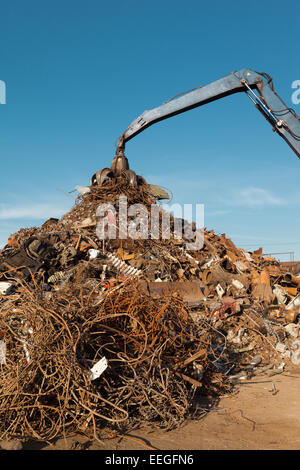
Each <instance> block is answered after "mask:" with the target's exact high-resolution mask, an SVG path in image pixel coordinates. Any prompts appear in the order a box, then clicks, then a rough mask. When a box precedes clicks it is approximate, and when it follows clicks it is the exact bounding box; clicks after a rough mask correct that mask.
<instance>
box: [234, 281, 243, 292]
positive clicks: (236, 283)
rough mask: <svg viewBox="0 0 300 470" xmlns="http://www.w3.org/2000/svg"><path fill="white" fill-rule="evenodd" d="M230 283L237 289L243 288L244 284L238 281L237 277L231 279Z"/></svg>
mask: <svg viewBox="0 0 300 470" xmlns="http://www.w3.org/2000/svg"><path fill="white" fill-rule="evenodd" d="M231 284H232V285H233V286H234V287H236V288H237V289H239V290H241V289H244V284H242V283H241V282H240V281H238V280H237V279H233V280H232V281H231Z"/></svg>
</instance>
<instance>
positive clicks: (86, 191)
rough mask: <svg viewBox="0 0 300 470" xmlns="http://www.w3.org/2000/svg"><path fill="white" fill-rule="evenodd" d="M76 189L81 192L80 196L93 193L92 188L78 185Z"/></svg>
mask: <svg viewBox="0 0 300 470" xmlns="http://www.w3.org/2000/svg"><path fill="white" fill-rule="evenodd" d="M75 189H76V190H77V191H78V192H79V194H85V193H89V192H90V191H91V188H90V187H89V186H81V185H77V186H75Z"/></svg>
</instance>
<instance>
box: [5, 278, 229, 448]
mask: <svg viewBox="0 0 300 470" xmlns="http://www.w3.org/2000/svg"><path fill="white" fill-rule="evenodd" d="M18 282H19V289H18V294H17V298H14V299H13V300H11V301H10V300H6V301H5V303H3V304H2V305H1V306H0V309H1V311H0V334H1V338H2V340H3V341H4V342H5V344H6V364H5V363H4V364H1V377H0V439H4V438H7V437H11V436H14V437H21V438H26V437H31V438H32V437H33V438H35V439H39V440H48V441H50V440H52V439H53V438H54V437H57V436H62V435H64V436H66V435H68V434H71V433H73V432H78V431H81V432H83V433H84V434H86V435H88V436H93V437H94V438H95V439H99V435H100V431H101V429H103V428H104V427H107V425H109V426H111V427H113V428H114V429H116V428H117V429H119V430H120V429H121V430H122V431H123V432H124V430H128V429H132V428H133V427H136V426H139V425H141V424H143V425H145V424H147V423H148V424H149V423H156V425H157V426H160V427H163V428H165V429H171V428H174V427H176V426H178V425H179V424H180V423H182V422H183V420H184V419H185V418H186V417H187V416H188V415H190V414H191V413H192V399H193V396H194V394H195V391H196V390H197V387H200V389H201V390H202V391H204V392H205V391H206V392H207V391H209V393H212V392H213V391H215V392H216V393H220V392H221V390H224V388H226V387H227V385H226V384H224V383H223V382H222V379H221V378H220V377H219V375H218V373H217V372H216V370H214V368H213V364H212V361H211V360H210V359H209V351H212V344H213V342H214V341H215V337H214V336H215V335H216V333H215V332H214V331H213V329H210V328H208V327H207V324H204V323H203V324H202V325H198V326H197V327H196V326H195V324H194V323H193V322H192V320H191V318H190V316H189V314H188V311H187V309H186V307H185V306H184V305H183V302H182V300H181V299H180V298H177V297H170V298H168V299H163V300H161V299H159V300H154V299H152V298H150V297H148V296H147V295H145V294H142V293H141V292H139V289H138V285H137V283H136V282H135V281H131V282H126V283H119V284H118V283H117V285H116V286H115V287H113V288H111V289H109V290H107V291H103V285H101V283H98V284H97V285H95V287H94V289H87V287H85V285H84V282H82V283H81V284H76V286H74V285H73V286H72V287H70V286H68V287H66V288H65V289H64V290H60V291H59V292H57V293H55V292H54V293H51V294H52V295H51V296H47V294H45V292H44V291H43V289H42V287H39V285H40V284H38V283H37V282H36V283H35V289H32V288H30V287H29V286H28V285H26V284H24V283H23V284H21V283H20V281H18ZM99 293H101V295H99ZM103 357H105V358H106V359H107V362H108V367H107V369H106V370H105V371H104V372H103V373H102V375H101V376H100V377H99V378H97V379H95V380H92V377H91V370H90V369H91V367H92V366H93V365H94V364H95V363H96V362H97V361H99V360H100V359H101V358H103ZM193 357H195V361H192V359H193ZM195 362H196V363H197V364H198V366H200V368H201V370H202V378H199V377H198V380H197V378H195V375H194V369H193V364H195Z"/></svg>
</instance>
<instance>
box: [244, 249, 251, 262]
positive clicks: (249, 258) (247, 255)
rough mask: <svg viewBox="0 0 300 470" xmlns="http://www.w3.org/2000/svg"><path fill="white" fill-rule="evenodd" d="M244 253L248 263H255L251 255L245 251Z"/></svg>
mask: <svg viewBox="0 0 300 470" xmlns="http://www.w3.org/2000/svg"><path fill="white" fill-rule="evenodd" d="M243 253H244V256H245V258H246V260H247V261H253V258H251V256H250V253H248V251H244V250H243Z"/></svg>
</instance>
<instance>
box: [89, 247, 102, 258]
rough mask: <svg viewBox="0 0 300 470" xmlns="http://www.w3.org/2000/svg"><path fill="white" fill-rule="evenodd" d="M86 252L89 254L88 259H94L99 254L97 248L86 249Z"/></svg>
mask: <svg viewBox="0 0 300 470" xmlns="http://www.w3.org/2000/svg"><path fill="white" fill-rule="evenodd" d="M88 254H89V259H96V258H98V256H99V255H100V251H99V250H95V249H94V248H91V249H90V250H89V251H88Z"/></svg>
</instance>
